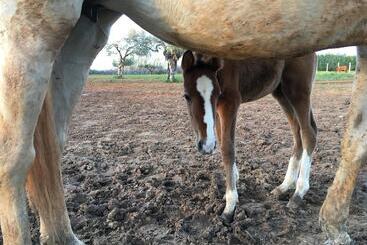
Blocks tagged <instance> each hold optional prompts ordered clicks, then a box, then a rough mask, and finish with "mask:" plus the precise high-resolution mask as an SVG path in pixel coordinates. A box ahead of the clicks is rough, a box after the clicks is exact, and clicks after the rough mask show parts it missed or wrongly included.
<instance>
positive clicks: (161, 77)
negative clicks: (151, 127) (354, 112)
mask: <svg viewBox="0 0 367 245" xmlns="http://www.w3.org/2000/svg"><path fill="white" fill-rule="evenodd" d="M353 78H354V72H350V73H346V72H334V71H329V72H325V71H319V72H317V73H316V81H337V80H341V81H342V80H353ZM88 81H91V82H124V81H130V82H133V81H146V82H168V81H167V75H166V74H152V75H150V74H134V75H123V76H122V78H118V77H117V76H116V75H99V74H93V75H89V77H88ZM182 81H183V78H182V74H177V75H176V81H175V82H182Z"/></svg>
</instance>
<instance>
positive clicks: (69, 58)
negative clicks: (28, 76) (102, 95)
mask: <svg viewBox="0 0 367 245" xmlns="http://www.w3.org/2000/svg"><path fill="white" fill-rule="evenodd" d="M98 14H99V16H98V17H99V18H98V23H95V22H92V21H91V20H89V19H88V18H87V17H85V16H81V17H80V19H79V21H78V23H77V24H76V26H75V27H74V29H73V31H72V32H71V33H70V35H69V37H68V39H67V40H66V42H65V44H64V46H63V48H62V49H61V51H60V53H59V56H58V57H57V59H56V61H55V64H54V67H53V72H52V76H51V82H50V88H49V90H48V95H47V98H46V100H45V103H44V105H43V109H42V112H41V115H40V117H39V120H38V125H37V129H36V132H35V146H36V147H37V153H36V161H35V162H34V164H33V166H32V169H31V171H30V173H29V175H28V183H27V187H28V188H27V190H28V196H29V199H30V201H31V203H32V204H33V207H34V209H35V210H36V211H37V212H38V214H39V216H40V226H41V237H40V238H41V243H45V244H70V245H71V244H82V242H80V241H79V240H78V239H77V238H76V236H75V235H74V233H73V231H72V229H71V225H70V221H69V217H68V214H67V210H66V206H65V200H64V192H63V185H62V178H61V173H60V160H61V152H62V151H63V149H64V145H65V141H66V133H67V128H68V126H69V122H70V119H71V113H72V111H73V108H74V106H75V104H76V103H77V101H78V99H79V97H80V95H81V92H82V89H83V86H84V84H85V80H86V78H87V75H88V71H89V67H90V65H91V64H92V62H93V60H94V58H95V57H96V55H97V54H98V52H99V51H100V50H101V49H102V48H103V47H104V45H105V44H106V42H107V38H108V33H109V29H110V27H111V25H112V24H113V23H114V22H115V21H116V20H117V18H118V17H119V16H120V14H119V13H116V12H112V11H108V10H104V9H103V10H102V9H101V10H100V11H99V13H98ZM45 183H46V184H45Z"/></svg>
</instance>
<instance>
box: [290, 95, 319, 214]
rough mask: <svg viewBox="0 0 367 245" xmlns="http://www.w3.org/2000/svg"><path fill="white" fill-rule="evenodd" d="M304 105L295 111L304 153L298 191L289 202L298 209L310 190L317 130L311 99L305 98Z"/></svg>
mask: <svg viewBox="0 0 367 245" xmlns="http://www.w3.org/2000/svg"><path fill="white" fill-rule="evenodd" d="M303 102H304V104H303V105H300V104H296V105H295V106H294V107H295V111H296V114H297V117H298V121H299V124H300V128H301V139H302V146H303V152H302V157H301V160H300V161H299V162H300V170H299V176H298V179H297V184H296V191H295V192H294V194H293V196H292V197H291V199H290V200H289V203H288V205H287V206H288V207H290V208H296V207H297V206H298V205H299V204H300V203H301V202H302V199H303V197H304V195H305V194H306V193H307V191H308V190H309V188H310V183H309V180H310V173H311V162H312V152H313V150H314V149H315V146H316V136H317V129H316V124H315V120H314V118H313V114H312V110H311V107H310V100H309V98H308V99H307V98H305V100H304V101H303ZM313 125H314V126H313Z"/></svg>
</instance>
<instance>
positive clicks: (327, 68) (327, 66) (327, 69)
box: [326, 63, 329, 71]
mask: <svg viewBox="0 0 367 245" xmlns="http://www.w3.org/2000/svg"><path fill="white" fill-rule="evenodd" d="M326 71H329V63H326Z"/></svg>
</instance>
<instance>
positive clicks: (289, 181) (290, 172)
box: [271, 85, 302, 198]
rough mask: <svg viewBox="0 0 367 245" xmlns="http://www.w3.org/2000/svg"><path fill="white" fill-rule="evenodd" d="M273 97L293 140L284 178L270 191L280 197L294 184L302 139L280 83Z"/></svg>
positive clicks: (295, 118) (300, 154) (292, 110)
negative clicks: (280, 108) (284, 115)
mask: <svg viewBox="0 0 367 245" xmlns="http://www.w3.org/2000/svg"><path fill="white" fill-rule="evenodd" d="M273 97H274V98H275V99H276V100H277V101H278V103H279V104H280V106H281V107H282V109H283V111H284V112H285V114H286V116H287V119H288V123H289V125H290V128H291V130H292V134H293V142H294V143H293V153H292V156H291V158H290V159H289V163H288V168H287V172H286V175H285V177H284V180H283V182H282V183H281V184H280V185H279V186H277V187H276V188H275V189H274V190H273V191H272V192H271V193H272V194H273V195H274V196H275V197H277V198H281V197H282V196H283V195H284V194H285V193H286V192H287V191H288V190H289V189H291V188H294V187H295V186H296V182H297V178H298V174H299V168H300V160H301V156H302V140H301V134H300V126H299V123H298V120H297V117H296V115H295V112H294V109H293V107H292V105H291V104H290V102H289V100H288V99H287V97H286V96H285V95H284V94H283V92H282V90H281V85H280V86H279V87H278V88H277V89H276V90H275V91H274V92H273Z"/></svg>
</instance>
